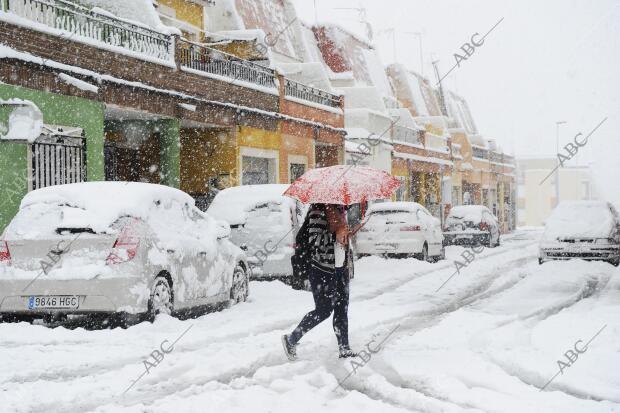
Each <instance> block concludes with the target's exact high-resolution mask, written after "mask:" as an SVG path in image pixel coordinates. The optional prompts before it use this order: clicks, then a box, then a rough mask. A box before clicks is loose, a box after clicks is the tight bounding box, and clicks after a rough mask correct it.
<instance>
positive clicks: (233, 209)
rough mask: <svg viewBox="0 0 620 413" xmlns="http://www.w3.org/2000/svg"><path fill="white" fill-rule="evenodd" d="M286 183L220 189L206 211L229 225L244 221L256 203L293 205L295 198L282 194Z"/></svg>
mask: <svg viewBox="0 0 620 413" xmlns="http://www.w3.org/2000/svg"><path fill="white" fill-rule="evenodd" d="M288 187H289V185H287V184H267V185H243V186H234V187H231V188H226V189H224V190H222V191H220V192H219V193H218V194H217V195H216V196H215V198H214V199H213V202H212V203H211V205H210V206H209V209H208V210H207V213H208V214H209V215H211V216H212V217H214V218H215V219H219V220H223V221H226V222H228V223H229V224H230V225H239V224H243V223H245V221H246V219H247V212H248V211H249V210H251V209H252V208H254V207H255V206H256V205H259V204H264V203H267V202H273V203H277V204H283V203H286V204H291V205H295V200H294V199H292V198H289V197H287V196H284V195H282V194H283V193H284V191H286V190H287V189H288Z"/></svg>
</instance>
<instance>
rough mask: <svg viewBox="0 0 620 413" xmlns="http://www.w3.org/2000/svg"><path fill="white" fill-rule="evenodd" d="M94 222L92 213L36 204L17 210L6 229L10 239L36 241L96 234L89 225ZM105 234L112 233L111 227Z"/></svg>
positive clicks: (64, 206) (94, 218)
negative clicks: (80, 233)
mask: <svg viewBox="0 0 620 413" xmlns="http://www.w3.org/2000/svg"><path fill="white" fill-rule="evenodd" d="M93 221H96V217H95V216H94V215H93V213H92V212H89V211H87V210H85V209H82V208H76V207H72V206H68V205H56V204H47V203H38V204H32V205H28V206H27V207H25V208H22V209H21V210H19V212H18V213H17V215H16V216H15V218H13V220H12V221H11V223H10V225H9V226H8V227H7V229H6V236H7V237H8V238H11V239H37V238H42V237H51V236H54V235H62V234H67V233H78V232H88V233H96V231H94V230H93V229H92V227H91V223H92V222H93ZM99 232H100V233H101V232H105V233H114V232H116V230H115V229H114V228H113V227H110V228H108V229H106V230H105V231H99Z"/></svg>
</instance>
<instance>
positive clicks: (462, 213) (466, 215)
mask: <svg viewBox="0 0 620 413" xmlns="http://www.w3.org/2000/svg"><path fill="white" fill-rule="evenodd" d="M443 236H444V243H445V244H446V245H457V244H469V245H484V246H487V247H498V246H499V245H500V230H499V221H498V220H497V217H495V215H493V213H492V212H491V210H490V209H489V208H487V207H485V206H484V205H459V206H455V207H453V208H452V209H451V210H450V213H449V214H448V217H447V218H446V223H445V229H444V232H443Z"/></svg>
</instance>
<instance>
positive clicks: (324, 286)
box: [289, 266, 349, 348]
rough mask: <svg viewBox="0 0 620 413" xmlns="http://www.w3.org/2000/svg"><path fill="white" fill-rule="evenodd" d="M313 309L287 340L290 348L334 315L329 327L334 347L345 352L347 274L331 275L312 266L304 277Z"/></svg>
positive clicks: (347, 299) (346, 272) (347, 294)
mask: <svg viewBox="0 0 620 413" xmlns="http://www.w3.org/2000/svg"><path fill="white" fill-rule="evenodd" d="M308 279H309V281H310V287H311V288H312V296H313V297H314V306H315V309H314V310H312V311H310V312H309V313H308V314H306V315H305V316H304V318H303V319H302V320H301V322H300V323H299V325H298V326H297V328H295V330H293V333H292V334H291V335H290V337H289V341H290V342H291V344H297V342H298V341H299V340H301V338H302V337H303V335H304V334H306V333H307V332H308V331H310V330H312V329H313V328H314V327H316V326H317V325H318V324H320V323H321V322H322V321H324V320H325V319H327V318H328V317H329V316H330V315H331V313H332V312H333V313H334V317H333V325H334V333H336V339H337V340H338V346H339V347H340V348H349V317H348V311H349V271H348V270H347V268H346V267H342V268H336V270H335V272H326V271H322V270H320V269H318V268H316V267H314V266H312V268H311V270H310V274H309V276H308Z"/></svg>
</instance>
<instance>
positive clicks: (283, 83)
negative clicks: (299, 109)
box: [276, 73, 286, 113]
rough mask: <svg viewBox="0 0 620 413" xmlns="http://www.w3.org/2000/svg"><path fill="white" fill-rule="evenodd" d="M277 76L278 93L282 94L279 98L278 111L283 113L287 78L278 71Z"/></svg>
mask: <svg viewBox="0 0 620 413" xmlns="http://www.w3.org/2000/svg"><path fill="white" fill-rule="evenodd" d="M276 78H277V79H278V83H279V84H280V85H279V86H278V94H279V95H280V99H278V106H279V107H278V112H280V113H282V108H283V107H284V98H285V97H286V78H285V77H284V76H282V75H281V74H280V73H276Z"/></svg>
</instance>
